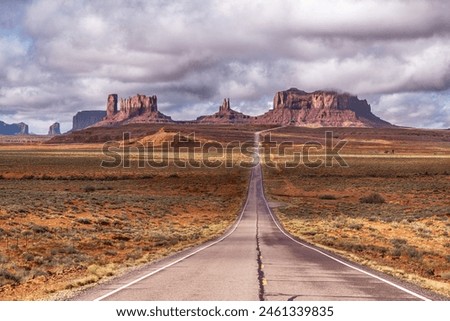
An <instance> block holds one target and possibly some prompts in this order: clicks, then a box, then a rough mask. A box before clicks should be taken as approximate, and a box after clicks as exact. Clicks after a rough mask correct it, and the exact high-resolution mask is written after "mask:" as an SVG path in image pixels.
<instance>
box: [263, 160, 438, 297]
mask: <svg viewBox="0 0 450 321" xmlns="http://www.w3.org/2000/svg"><path fill="white" fill-rule="evenodd" d="M260 170H261V167H260ZM260 183H261V187H262V191H263V199H264V204H265V205H266V207H267V209H268V210H269V214H270V216H271V218H272V220H273V222H274V223H275V225H276V226H277V227H278V229H279V230H280V231H281V233H283V234H284V236H286V237H287V238H289V239H290V240H291V241H293V242H295V243H297V244H300V245H302V246H304V247H306V248H308V249H310V250H313V251H315V252H317V253H320V254H322V255H324V256H326V257H328V258H330V259H332V260H334V261H336V262H338V263H340V264H342V265H345V266H347V267H349V268H351V269H353V270H356V271H358V272H361V273H364V274H366V275H368V276H371V277H373V278H375V279H377V280H379V281H382V282H384V283H387V284H389V285H390V286H393V287H395V288H397V289H399V290H401V291H403V292H406V293H408V294H410V295H412V296H415V297H416V298H418V299H421V300H423V301H431V300H430V299H429V298H427V297H424V296H422V295H420V294H418V293H415V292H413V291H411V290H408V289H406V288H404V287H402V286H400V285H397V284H395V283H393V282H391V281H389V280H386V279H384V278H382V277H379V276H377V275H375V274H373V273H370V272H367V271H364V270H362V269H360V268H358V267H356V266H353V265H351V264H348V263H346V262H344V261H341V260H339V259H337V258H335V257H333V256H331V255H329V254H327V253H325V252H322V251H321V250H319V249H316V248H314V247H312V246H310V245H308V244H305V243H302V242H300V241H298V240H296V239H294V238H293V237H292V236H291V235H289V234H288V233H286V232H285V231H284V229H283V228H282V227H281V226H280V224H278V222H277V220H276V219H275V217H274V214H273V212H272V210H271V209H270V207H269V204H268V203H267V199H266V196H265V193H264V186H262V172H261V180H260Z"/></svg>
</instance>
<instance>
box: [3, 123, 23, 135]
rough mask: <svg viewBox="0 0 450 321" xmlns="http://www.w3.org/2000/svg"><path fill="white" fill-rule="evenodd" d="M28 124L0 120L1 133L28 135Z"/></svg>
mask: <svg viewBox="0 0 450 321" xmlns="http://www.w3.org/2000/svg"><path fill="white" fill-rule="evenodd" d="M28 134H29V131H28V125H27V124H25V123H22V122H21V123H18V124H7V123H5V122H2V121H0V135H28Z"/></svg>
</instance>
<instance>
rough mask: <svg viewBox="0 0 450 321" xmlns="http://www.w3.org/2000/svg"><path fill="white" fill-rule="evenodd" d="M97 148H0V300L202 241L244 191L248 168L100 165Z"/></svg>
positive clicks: (69, 287) (114, 271)
mask: <svg viewBox="0 0 450 321" xmlns="http://www.w3.org/2000/svg"><path fill="white" fill-rule="evenodd" d="M99 148H100V147H99V146H97V147H95V146H91V147H89V146H87V147H84V149H70V148H66V149H64V150H62V149H61V148H58V147H52V146H49V147H37V148H33V149H30V148H28V149H26V148H24V149H23V150H13V151H11V150H8V149H7V150H4V151H2V152H0V165H1V167H0V182H1V185H0V299H1V300H38V299H55V298H61V297H62V295H64V293H65V292H70V291H73V290H76V289H79V288H81V287H83V286H89V285H93V284H95V283H96V282H98V281H101V280H104V279H105V278H107V277H110V276H114V275H118V274H120V273H121V272H123V271H124V270H125V269H127V268H129V267H132V266H136V265H139V264H143V263H146V262H151V261H153V260H156V259H158V258H161V257H164V256H167V255H169V254H171V253H174V252H176V251H179V250H181V249H184V248H187V247H191V246H193V245H196V244H199V243H202V242H205V241H206V240H208V239H211V238H214V237H216V236H218V235H220V234H221V233H223V232H224V231H225V230H226V229H227V228H228V227H229V226H230V225H231V224H232V223H233V222H234V220H235V219H236V216H237V214H238V213H239V209H240V207H241V206H242V203H243V201H244V198H245V196H246V189H247V179H248V169H242V168H239V167H235V168H232V169H225V168H216V169H208V168H198V169H191V168H186V169H183V168H178V167H174V166H170V167H168V168H164V169H152V168H144V169H139V168H137V167H136V166H131V168H129V169H123V168H120V169H104V168H100V162H101V159H102V156H101V153H100V152H99ZM133 165H136V164H133Z"/></svg>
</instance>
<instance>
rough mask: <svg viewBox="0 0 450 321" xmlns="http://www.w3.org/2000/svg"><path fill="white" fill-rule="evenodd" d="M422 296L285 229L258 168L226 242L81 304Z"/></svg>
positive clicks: (151, 269)
mask: <svg viewBox="0 0 450 321" xmlns="http://www.w3.org/2000/svg"><path fill="white" fill-rule="evenodd" d="M408 288H410V287H409V286H408ZM419 292H420V291H416V290H415V289H414V290H410V289H407V288H406V287H405V286H404V285H398V282H397V281H393V280H392V279H391V278H389V277H387V276H383V275H381V276H380V274H378V273H375V272H373V271H370V270H368V269H366V268H362V267H360V266H357V265H355V264H353V263H348V262H347V261H345V260H344V259H342V258H339V257H337V256H335V255H332V254H329V253H327V252H324V251H322V250H320V249H317V248H315V247H313V246H310V245H308V244H306V243H303V242H301V241H298V240H296V239H294V238H292V237H291V236H290V235H288V234H287V233H286V232H284V231H283V230H282V228H281V227H280V225H279V223H278V221H277V220H276V218H275V217H274V216H273V213H272V212H271V210H270V208H269V206H268V204H267V201H266V199H265V196H264V189H263V185H262V172H261V167H260V165H257V166H255V168H253V170H252V176H251V180H250V185H249V191H248V197H247V202H246V204H245V206H244V208H243V210H242V213H241V215H240V217H239V219H238V221H237V222H236V224H235V225H234V226H233V227H232V228H231V229H230V231H229V232H228V233H227V234H225V235H224V236H223V237H221V238H219V239H217V240H214V241H211V242H209V243H206V244H204V245H202V246H199V247H196V248H193V249H189V250H186V251H183V252H181V253H178V254H177V255H174V256H171V257H169V258H167V259H164V260H161V261H159V262H157V263H154V264H150V265H147V266H145V267H143V268H141V269H139V270H137V271H134V272H132V273H129V274H127V275H125V276H122V277H120V278H116V279H114V280H112V281H110V282H108V283H105V284H101V285H99V286H96V287H94V288H92V289H90V290H88V291H85V292H84V293H82V294H80V295H78V296H77V297H75V298H74V299H75V300H115V301H122V300H127V301H134V300H139V301H145V300H152V301H165V300H171V301H183V300H189V301H211V300H212V301H222V300H230V301H240V300H247V301H255V300H291V301H293V300H428V298H427V297H426V296H424V295H423V294H420V293H419Z"/></svg>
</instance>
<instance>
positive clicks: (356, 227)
mask: <svg viewBox="0 0 450 321" xmlns="http://www.w3.org/2000/svg"><path fill="white" fill-rule="evenodd" d="M363 226H364V225H363V224H350V225H349V226H348V227H349V228H350V229H352V230H357V231H359V230H360V229H362V228H363Z"/></svg>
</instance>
